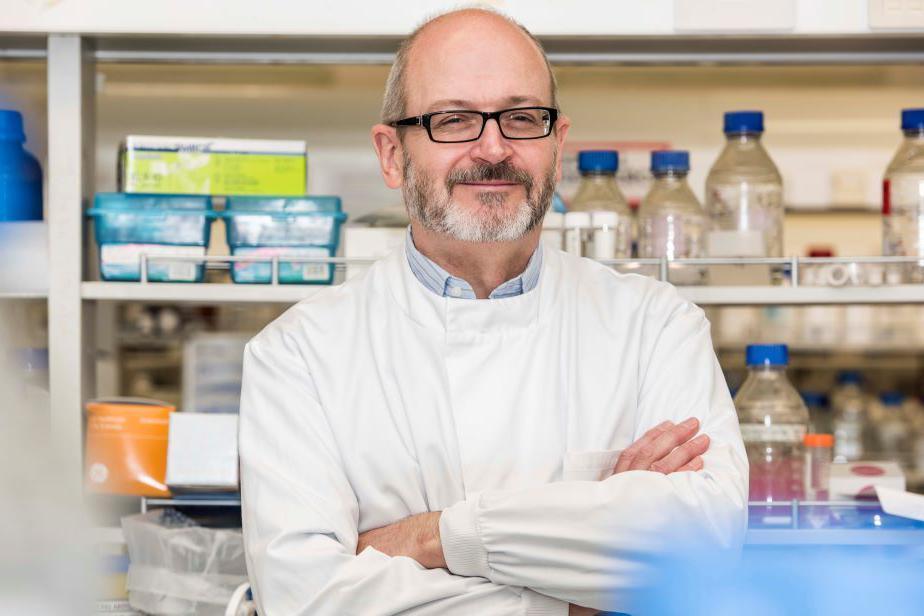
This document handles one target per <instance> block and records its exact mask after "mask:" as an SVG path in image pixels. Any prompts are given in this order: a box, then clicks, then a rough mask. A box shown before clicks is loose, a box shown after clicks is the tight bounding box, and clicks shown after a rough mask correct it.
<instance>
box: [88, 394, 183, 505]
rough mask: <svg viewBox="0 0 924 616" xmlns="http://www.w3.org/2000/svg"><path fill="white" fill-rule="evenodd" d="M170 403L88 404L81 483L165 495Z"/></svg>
mask: <svg viewBox="0 0 924 616" xmlns="http://www.w3.org/2000/svg"><path fill="white" fill-rule="evenodd" d="M174 410H175V409H174V407H172V406H170V405H169V404H166V403H163V402H156V401H153V400H149V401H148V400H145V401H141V400H131V399H126V400H101V401H94V402H89V403H87V448H86V463H85V465H84V479H85V485H86V488H87V490H88V491H90V492H103V493H107V494H128V495H135V496H169V495H170V492H169V491H168V490H167V486H166V484H165V483H164V479H165V475H166V471H167V437H168V433H169V428H170V413H171V412H173V411H174Z"/></svg>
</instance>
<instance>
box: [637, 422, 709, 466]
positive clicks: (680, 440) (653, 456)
mask: <svg viewBox="0 0 924 616" xmlns="http://www.w3.org/2000/svg"><path fill="white" fill-rule="evenodd" d="M698 431H699V420H698V419H696V418H695V417H691V418H690V419H687V420H686V421H684V422H683V423H681V424H678V425H676V426H674V427H673V428H671V429H669V430H667V431H666V432H664V433H663V434H661V435H660V436H659V437H657V438H656V439H655V441H654V443H652V444H651V445H650V446H647V447H642V448H641V449H640V450H639V452H638V454H637V455H636V456H635V457H634V458H633V460H632V463H631V464H630V465H629V470H633V471H647V470H648V469H649V468H650V467H651V465H652V464H654V463H655V462H656V461H658V460H660V459H661V458H663V457H664V456H666V455H667V454H669V453H670V452H672V451H673V450H674V449H675V448H676V447H679V446H680V445H683V444H684V443H686V442H687V441H688V440H690V439H691V438H693V435H695V434H696V433H697V432H698Z"/></svg>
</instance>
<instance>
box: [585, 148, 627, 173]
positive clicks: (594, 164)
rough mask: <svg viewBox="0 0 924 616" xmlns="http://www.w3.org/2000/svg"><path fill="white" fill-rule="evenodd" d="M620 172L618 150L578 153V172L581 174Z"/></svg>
mask: <svg viewBox="0 0 924 616" xmlns="http://www.w3.org/2000/svg"><path fill="white" fill-rule="evenodd" d="M618 170H619V152H617V151H616V150H582V151H580V152H578V171H580V172H581V173H587V172H594V171H602V172H604V173H615V172H616V171H618Z"/></svg>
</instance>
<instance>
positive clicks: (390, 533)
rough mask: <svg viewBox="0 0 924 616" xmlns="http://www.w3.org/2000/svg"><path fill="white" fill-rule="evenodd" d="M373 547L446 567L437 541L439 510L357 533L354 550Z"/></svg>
mask: <svg viewBox="0 0 924 616" xmlns="http://www.w3.org/2000/svg"><path fill="white" fill-rule="evenodd" d="M370 546H371V547H373V548H375V549H376V550H378V551H379V552H382V553H383V554H387V555H388V556H407V557H409V558H413V559H414V560H416V561H417V562H419V563H420V564H421V565H423V566H424V567H426V568H427V569H438V568H443V569H445V568H446V559H445V558H444V557H443V544H442V543H440V512H439V511H433V512H428V513H419V514H417V515H412V516H410V517H408V518H404V519H403V520H399V521H398V522H395V523H394V524H389V525H388V526H383V527H382V528H376V529H373V530H367V531H366V532H364V533H362V534H360V535H359V541H358V542H357V543H356V553H357V554H359V553H360V552H362V551H363V550H365V549H366V548H367V547H370Z"/></svg>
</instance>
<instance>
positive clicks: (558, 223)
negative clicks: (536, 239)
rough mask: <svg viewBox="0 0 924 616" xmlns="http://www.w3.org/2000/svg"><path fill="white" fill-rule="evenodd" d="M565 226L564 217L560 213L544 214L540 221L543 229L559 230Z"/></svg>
mask: <svg viewBox="0 0 924 616" xmlns="http://www.w3.org/2000/svg"><path fill="white" fill-rule="evenodd" d="M564 224H565V215H564V214H562V213H561V212H546V213H545V218H544V219H543V221H542V226H543V228H545V229H561V228H562V227H563V226H564Z"/></svg>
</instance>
